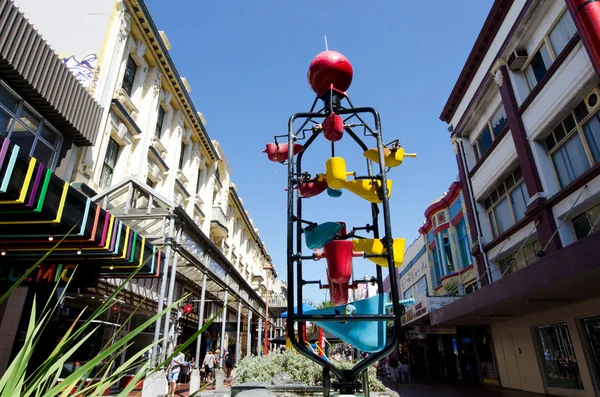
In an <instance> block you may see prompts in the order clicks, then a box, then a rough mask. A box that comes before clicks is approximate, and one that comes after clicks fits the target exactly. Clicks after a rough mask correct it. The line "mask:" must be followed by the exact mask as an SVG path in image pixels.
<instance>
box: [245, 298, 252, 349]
mask: <svg viewBox="0 0 600 397" xmlns="http://www.w3.org/2000/svg"><path fill="white" fill-rule="evenodd" d="M250 305H252V302H250ZM250 354H252V309H251V308H250V307H248V332H247V333H246V356H248V357H250Z"/></svg>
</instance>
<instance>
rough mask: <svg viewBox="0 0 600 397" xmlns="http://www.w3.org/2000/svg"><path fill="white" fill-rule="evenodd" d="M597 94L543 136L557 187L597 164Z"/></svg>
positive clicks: (599, 125) (599, 146)
mask: <svg viewBox="0 0 600 397" xmlns="http://www.w3.org/2000/svg"><path fill="white" fill-rule="evenodd" d="M597 103H598V94H597V92H595V91H594V92H593V93H591V94H590V95H588V97H587V98H586V99H585V100H584V101H581V102H580V103H579V104H578V105H577V106H576V107H575V108H574V109H573V110H572V111H571V112H570V113H569V114H568V115H567V116H566V117H565V118H564V119H563V121H562V122H561V123H560V124H559V125H558V126H557V127H556V128H555V129H554V130H553V131H552V132H551V133H550V134H549V135H548V136H547V137H546V139H545V144H546V148H547V150H548V154H549V155H550V158H551V159H552V163H553V165H554V170H555V172H556V177H557V179H558V182H559V184H560V186H561V187H563V188H564V187H565V186H567V185H568V184H569V183H571V182H573V181H574V180H575V179H577V178H578V177H579V176H581V175H582V174H583V173H584V172H586V171H587V170H589V169H590V168H591V167H592V166H593V165H594V164H597V163H598V162H600V115H599V114H598V113H596V112H595V110H594V109H595V108H596V107H597V106H596V104H597Z"/></svg>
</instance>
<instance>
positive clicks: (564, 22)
mask: <svg viewBox="0 0 600 397" xmlns="http://www.w3.org/2000/svg"><path fill="white" fill-rule="evenodd" d="M576 32H577V29H576V28H575V24H574V23H573V19H572V18H571V15H570V14H569V13H568V12H566V11H563V13H562V14H561V16H560V17H559V18H558V20H557V22H556V23H555V24H554V26H553V27H552V29H550V32H549V33H548V34H547V35H546V36H545V37H544V39H543V40H542V43H541V44H540V46H539V48H538V49H537V50H536V51H535V52H534V53H533V55H532V56H531V57H530V58H529V64H528V65H527V66H526V67H525V72H524V75H525V80H526V81H527V85H528V86H529V89H530V90H533V88H534V87H535V86H536V85H538V83H539V82H540V81H541V80H542V79H543V78H544V76H545V75H546V73H547V72H548V68H549V67H550V65H551V64H552V62H554V60H555V59H556V57H557V56H558V55H560V53H561V52H562V51H563V50H564V49H565V47H566V46H567V44H568V43H569V41H571V39H572V38H573V36H574V35H575V33H576Z"/></svg>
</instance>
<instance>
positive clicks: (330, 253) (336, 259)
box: [323, 240, 354, 295]
mask: <svg viewBox="0 0 600 397" xmlns="http://www.w3.org/2000/svg"><path fill="white" fill-rule="evenodd" d="M353 247H354V243H353V242H352V241H349V240H333V241H330V242H328V243H327V244H325V246H324V247H323V248H324V249H325V258H327V274H328V275H329V278H330V279H331V281H333V282H334V283H338V284H348V281H350V278H351V277H352V248H353ZM346 295H348V292H346Z"/></svg>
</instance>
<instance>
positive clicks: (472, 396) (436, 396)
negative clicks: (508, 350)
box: [388, 383, 550, 397]
mask: <svg viewBox="0 0 600 397" xmlns="http://www.w3.org/2000/svg"><path fill="white" fill-rule="evenodd" d="M388 387H389V388H390V389H392V390H395V391H396V392H397V393H398V394H400V397H440V396H443V397H541V396H550V395H549V394H537V393H530V392H524V391H519V390H512V389H501V388H497V387H488V386H482V385H464V384H457V385H425V384H418V383H413V384H412V385H400V386H398V387H391V386H389V385H388Z"/></svg>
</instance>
